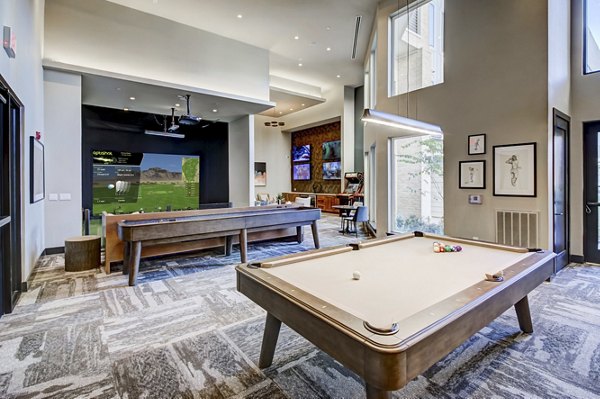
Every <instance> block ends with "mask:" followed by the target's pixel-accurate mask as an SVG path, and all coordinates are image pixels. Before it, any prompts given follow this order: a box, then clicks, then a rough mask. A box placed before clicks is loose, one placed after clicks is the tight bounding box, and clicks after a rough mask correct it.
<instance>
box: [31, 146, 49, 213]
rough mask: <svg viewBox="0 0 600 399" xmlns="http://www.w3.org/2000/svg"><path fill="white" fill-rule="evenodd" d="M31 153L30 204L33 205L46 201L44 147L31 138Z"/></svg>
mask: <svg viewBox="0 0 600 399" xmlns="http://www.w3.org/2000/svg"><path fill="white" fill-rule="evenodd" d="M29 151H30V153H29V192H30V194H31V198H30V201H29V202H30V203H32V204H33V203H35V202H38V201H41V200H43V199H44V192H45V190H44V185H45V179H44V145H43V144H42V143H41V142H39V141H38V140H36V139H35V137H29Z"/></svg>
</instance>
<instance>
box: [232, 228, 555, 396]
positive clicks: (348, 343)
mask: <svg viewBox="0 0 600 399" xmlns="http://www.w3.org/2000/svg"><path fill="white" fill-rule="evenodd" d="M435 241H438V242H443V243H444V244H448V245H460V246H461V247H462V251H460V252H445V253H435V252H434V251H433V243H434V242H435ZM553 263H554V254H553V253H552V252H548V251H543V250H539V249H535V250H528V249H524V248H514V247H507V246H502V245H497V244H492V243H485V242H479V241H471V240H464V239H457V238H451V237H446V236H436V235H430V234H424V233H420V232H415V233H414V234H409V235H401V236H392V237H388V238H383V239H377V240H371V241H365V242H361V243H357V244H351V245H350V246H341V247H334V248H329V249H322V250H314V251H309V252H304V253H301V254H295V255H288V256H284V257H279V258H273V259H268V260H264V261H261V262H250V263H244V264H240V265H238V266H237V267H236V274H237V288H238V290H239V291H240V292H242V293H243V294H245V295H246V296H247V297H249V298H250V299H252V300H253V301H254V302H256V303H257V304H258V305H260V306H261V307H262V308H264V309H265V310H266V311H267V319H266V324H265V331H264V335H263V341H262V348H261V354H260V359H259V367H262V368H264V367H268V366H269V365H271V363H272V360H273V356H274V353H275V346H276V343H277V337H278V335H279V329H280V326H281V323H282V322H283V323H285V324H287V325H288V326H289V327H291V328H292V329H294V330H295V331H296V332H298V333H299V334H301V335H302V336H304V337H305V338H306V339H308V340H309V341H311V342H312V343H313V344H315V345H316V346H317V347H319V348H320V349H321V350H323V351H325V352H326V353H328V354H329V355H331V356H332V357H333V358H335V359H337V360H338V361H339V362H340V363H342V364H343V365H344V366H345V367H347V368H349V369H351V370H353V371H354V372H356V373H357V374H358V375H359V376H361V377H362V378H363V379H364V381H365V383H366V390H367V398H369V399H373V398H390V397H391V392H390V391H394V390H397V389H400V388H402V387H403V386H405V385H406V384H407V383H408V382H410V381H411V380H412V379H413V378H415V377H416V376H418V375H419V374H421V373H423V372H424V371H425V370H427V369H428V368H429V367H431V366H432V365H433V364H435V363H436V362H437V361H439V360H441V359H442V358H443V357H444V356H446V355H447V354H448V353H450V352H451V351H452V350H453V349H455V348H456V347H458V346H459V345H460V344H462V343H463V342H464V341H465V340H466V339H467V338H469V337H470V336H471V335H473V334H474V333H476V332H477V331H479V330H480V329H481V328H483V327H484V326H486V325H487V324H489V323H490V322H491V321H493V320H494V319H495V318H497V317H498V316H499V315H501V314H502V313H503V312H505V311H506V310H507V309H509V308H510V307H511V306H513V305H514V307H515V309H516V313H517V318H518V322H519V326H520V328H521V330H523V331H524V332H527V333H531V332H533V327H532V323H531V316H530V313H529V303H528V300H527V295H528V294H529V292H531V291H532V290H533V289H535V288H536V287H537V286H538V285H540V284H541V283H542V282H544V280H547V279H548V278H549V277H550V276H551V274H552V272H553ZM357 271H358V272H359V274H360V275H359V276H356V277H359V278H358V279H355V278H353V275H354V272H357ZM500 272H502V273H503V276H502V277H499V278H497V279H496V278H493V277H492V276H494V277H498V276H499V275H500V274H502V273H500ZM486 275H487V276H486ZM498 280H502V281H498Z"/></svg>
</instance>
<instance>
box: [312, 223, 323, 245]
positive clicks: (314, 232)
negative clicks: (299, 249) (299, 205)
mask: <svg viewBox="0 0 600 399" xmlns="http://www.w3.org/2000/svg"><path fill="white" fill-rule="evenodd" d="M310 228H311V230H312V235H313V241H314V242H315V248H317V249H319V248H321V244H319V230H318V229H317V221H316V220H315V221H313V222H312V223H311V224H310Z"/></svg>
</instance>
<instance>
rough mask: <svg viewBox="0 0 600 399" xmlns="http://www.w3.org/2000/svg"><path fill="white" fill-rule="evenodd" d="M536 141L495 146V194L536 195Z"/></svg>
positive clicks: (513, 195)
mask: <svg viewBox="0 0 600 399" xmlns="http://www.w3.org/2000/svg"><path fill="white" fill-rule="evenodd" d="M536 183H537V176H536V143H522V144H509V145H496V146H494V195H498V196H510V197H535V196H536V195H537V193H536Z"/></svg>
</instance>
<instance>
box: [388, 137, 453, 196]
mask: <svg viewBox="0 0 600 399" xmlns="http://www.w3.org/2000/svg"><path fill="white" fill-rule="evenodd" d="M415 146H418V148H419V149H418V150H417V151H402V153H400V154H398V155H397V158H398V161H399V162H402V163H405V164H409V165H419V166H420V168H419V170H418V171H416V172H410V173H409V176H410V177H411V178H419V179H421V178H423V177H424V178H425V179H427V182H428V183H432V184H431V186H432V187H433V190H434V192H433V193H432V195H436V196H437V197H438V198H440V199H443V198H444V187H443V186H442V185H440V184H439V182H440V181H442V179H441V178H442V177H443V176H444V141H443V140H442V139H441V138H439V137H434V136H430V137H427V138H424V139H415V140H413V141H409V142H408V143H406V144H402V145H401V146H400V148H401V149H403V150H406V149H408V148H409V147H413V148H414V147H415ZM436 177H437V178H436ZM407 189H408V190H410V191H411V192H416V191H417V190H420V186H419V188H418V189H417V188H413V187H407ZM422 194H424V193H422Z"/></svg>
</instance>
